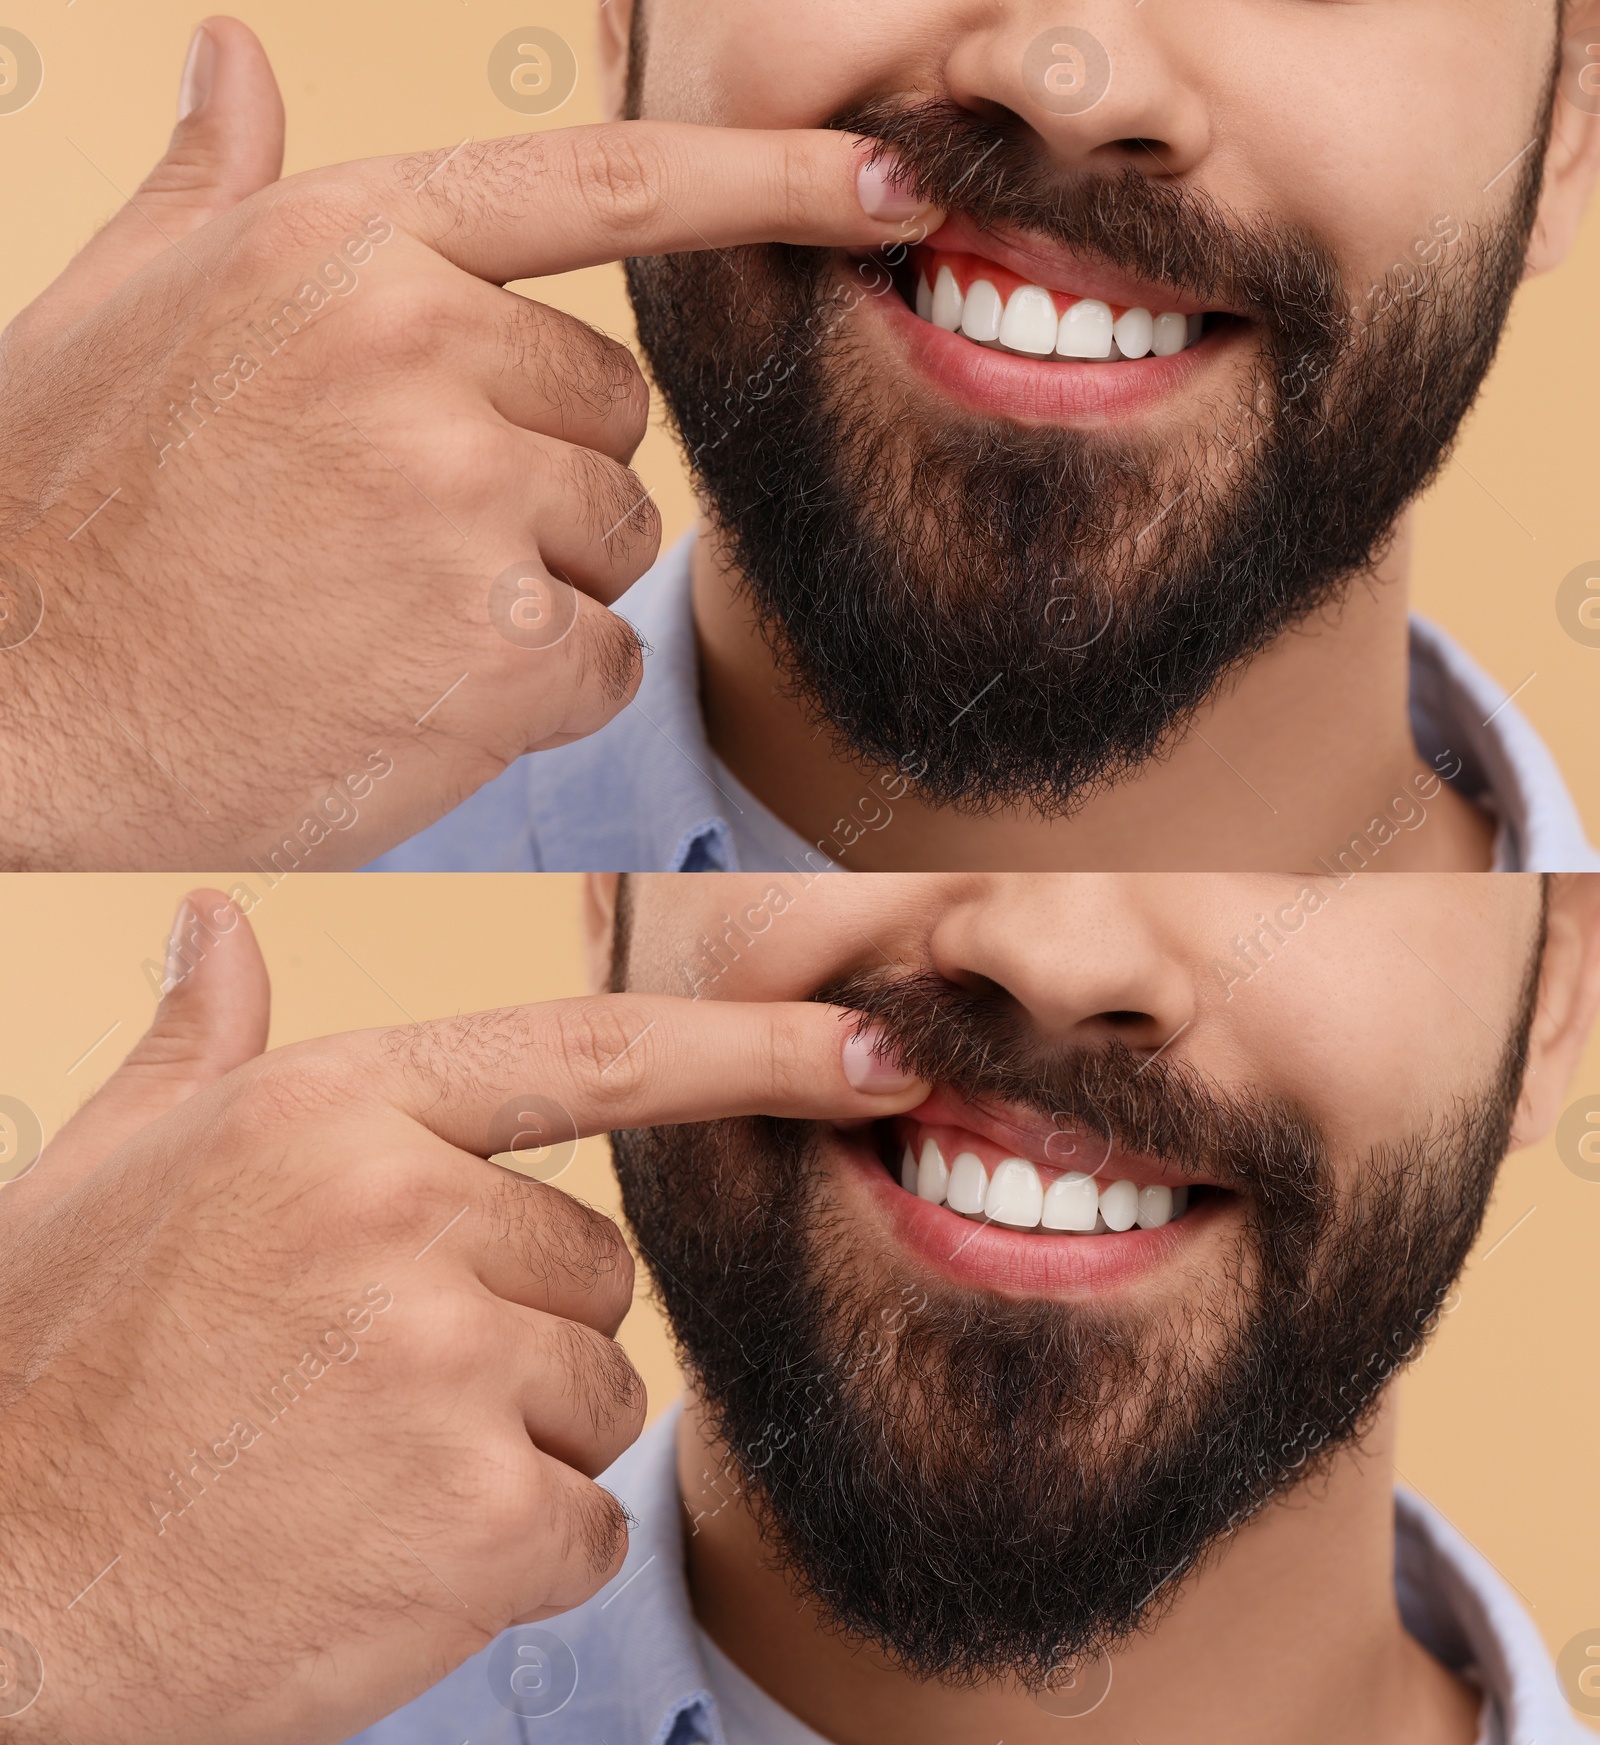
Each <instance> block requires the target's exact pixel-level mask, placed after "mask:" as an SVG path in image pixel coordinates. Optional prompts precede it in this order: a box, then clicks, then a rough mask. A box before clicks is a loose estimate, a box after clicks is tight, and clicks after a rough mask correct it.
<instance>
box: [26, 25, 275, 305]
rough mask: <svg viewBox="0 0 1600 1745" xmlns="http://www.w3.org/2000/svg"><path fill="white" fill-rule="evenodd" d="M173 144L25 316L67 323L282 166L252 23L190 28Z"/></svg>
mask: <svg viewBox="0 0 1600 1745" xmlns="http://www.w3.org/2000/svg"><path fill="white" fill-rule="evenodd" d="M178 110H179V119H178V125H177V127H176V128H175V129H174V130H173V135H172V140H171V143H170V144H169V145H168V147H167V154H166V156H165V157H164V158H162V160H161V162H160V163H158V164H157V165H156V167H155V168H154V169H153V170H152V171H151V172H150V174H149V175H148V176H147V177H146V178H145V181H144V183H143V185H142V186H141V187H140V189H139V191H138V193H136V194H135V195H134V196H133V198H132V199H131V200H130V201H129V202H128V204H127V205H126V206H124V207H123V208H122V210H121V211H120V212H119V213H118V214H117V215H116V217H115V218H113V219H112V220H111V222H110V223H109V224H108V225H106V227H105V229H104V230H102V231H101V232H100V234H99V235H98V236H96V237H95V239H94V240H93V241H92V242H91V243H90V244H89V245H88V246H87V247H86V248H85V249H84V250H83V251H82V253H81V254H79V255H78V257H77V259H76V260H74V261H73V262H72V264H71V266H69V267H68V268H67V270H66V271H65V272H64V273H63V274H62V275H61V277H60V278H59V279H57V280H56V281H55V283H54V284H53V285H52V286H51V287H50V289H49V290H48V291H46V292H45V294H44V296H43V297H41V298H40V299H39V301H38V302H37V303H36V304H35V305H34V306H33V309H32V310H30V311H28V312H27V314H26V315H25V316H24V317H22V318H20V319H19V325H20V324H21V321H24V320H27V319H28V318H29V317H33V319H34V320H35V321H38V320H47V321H48V322H49V324H50V325H51V326H52V327H53V328H55V329H56V331H58V332H59V331H64V330H65V329H66V328H68V327H70V326H71V325H72V324H73V323H74V322H75V321H77V320H78V319H79V318H80V317H81V316H83V315H85V314H87V313H88V311H89V310H90V309H92V308H93V307H94V306H95V305H96V304H97V303H100V302H101V301H103V300H104V299H105V298H106V297H108V296H110V294H111V293H112V292H113V291H114V290H116V288H117V287H118V286H119V285H121V284H123V283H124V282H125V281H126V280H128V279H130V278H132V276H133V275H134V274H135V273H136V272H138V271H139V269H140V268H141V267H143V266H144V265H145V264H146V263H147V262H149V261H152V260H154V259H155V258H156V256H157V255H159V254H161V253H163V252H164V251H165V250H167V249H168V248H171V247H172V246H173V245H174V244H178V245H181V244H182V242H183V239H184V238H185V237H187V236H189V235H191V234H192V233H193V232H194V231H196V230H198V229H200V227H201V226H202V225H205V224H209V223H210V222H211V220H212V219H213V218H220V217H221V216H222V214H223V213H225V212H231V211H232V210H233V208H234V207H235V206H237V205H238V204H239V203H240V202H241V201H243V200H247V199H249V197H250V196H251V195H252V194H255V193H259V192H260V190H261V189H263V188H265V187H268V186H270V185H271V184H272V183H273V182H275V181H277V179H278V178H279V176H280V175H282V173H283V139H284V114H283V98H282V96H281V95H280V93H279V91H278V82H277V80H276V79H275V78H274V77H273V73H272V64H271V62H270V61H268V59H267V52H266V50H265V49H264V48H262V46H261V43H260V41H259V39H258V38H257V37H256V34H255V32H254V31H252V30H251V29H249V27H248V26H246V25H243V24H241V23H240V22H239V21H238V19H236V18H208V19H207V20H206V21H205V23H204V24H202V25H201V26H200V28H199V29H198V30H197V31H196V32H195V34H194V40H193V42H192V43H191V44H190V47H189V58H188V60H187V62H186V63H185V65H184V70H183V82H182V86H181V89H180V92H179V98H178Z"/></svg>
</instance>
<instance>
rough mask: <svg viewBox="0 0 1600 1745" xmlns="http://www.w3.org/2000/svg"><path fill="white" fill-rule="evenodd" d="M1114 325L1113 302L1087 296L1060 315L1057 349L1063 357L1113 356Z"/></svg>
mask: <svg viewBox="0 0 1600 1745" xmlns="http://www.w3.org/2000/svg"><path fill="white" fill-rule="evenodd" d="M1113 327H1114V323H1113V322H1112V318H1111V305H1110V304H1109V303H1102V302H1101V301H1100V300H1099V299H1098V298H1097V297H1084V298H1083V299H1081V301H1079V302H1077V303H1074V304H1073V305H1072V307H1071V308H1070V309H1069V310H1068V311H1067V312H1066V314H1065V315H1063V316H1062V317H1061V333H1060V337H1059V338H1058V339H1057V340H1056V350H1057V351H1058V352H1060V354H1061V355H1062V357H1083V358H1099V357H1110V356H1111V339H1112V332H1113Z"/></svg>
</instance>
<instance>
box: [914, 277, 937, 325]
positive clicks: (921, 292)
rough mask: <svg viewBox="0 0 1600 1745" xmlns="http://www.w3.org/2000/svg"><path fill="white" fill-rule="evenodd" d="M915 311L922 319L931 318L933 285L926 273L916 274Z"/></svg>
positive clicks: (927, 319) (929, 319) (930, 319)
mask: <svg viewBox="0 0 1600 1745" xmlns="http://www.w3.org/2000/svg"><path fill="white" fill-rule="evenodd" d="M917 313H918V314H919V315H920V316H921V317H922V319H923V320H924V321H932V319H933V286H932V285H930V284H929V283H928V275H927V274H926V273H918V274H917Z"/></svg>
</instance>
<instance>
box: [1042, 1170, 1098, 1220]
mask: <svg viewBox="0 0 1600 1745" xmlns="http://www.w3.org/2000/svg"><path fill="white" fill-rule="evenodd" d="M1099 1211H1100V1190H1099V1189H1098V1188H1096V1186H1095V1185H1094V1177H1093V1176H1092V1175H1080V1174H1078V1172H1077V1171H1076V1170H1073V1171H1071V1172H1070V1173H1069V1174H1067V1175H1062V1176H1057V1177H1056V1179H1055V1180H1054V1181H1053V1182H1051V1184H1050V1191H1049V1193H1047V1194H1046V1195H1045V1197H1044V1210H1043V1213H1042V1214H1041V1216H1040V1219H1039V1221H1040V1223H1042V1224H1043V1225H1044V1227H1045V1229H1046V1230H1082V1231H1084V1232H1088V1231H1090V1230H1092V1229H1094V1221H1095V1218H1096V1217H1097V1216H1098V1214H1099Z"/></svg>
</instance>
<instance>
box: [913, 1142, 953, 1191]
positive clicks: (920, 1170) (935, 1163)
mask: <svg viewBox="0 0 1600 1745" xmlns="http://www.w3.org/2000/svg"><path fill="white" fill-rule="evenodd" d="M949 1186H950V1166H949V1165H948V1164H947V1163H946V1162H945V1160H944V1153H943V1152H942V1151H941V1150H940V1149H939V1142H938V1140H937V1139H924V1140H923V1142H922V1160H921V1162H920V1163H918V1165H917V1195H918V1197H919V1198H921V1199H924V1200H929V1201H931V1202H932V1203H933V1204H934V1205H935V1206H942V1205H943V1204H944V1196H945V1190H946V1189H947V1188H948V1187H949Z"/></svg>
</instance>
